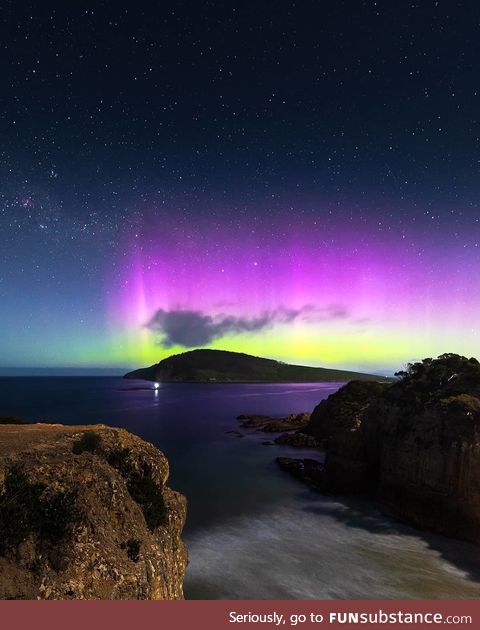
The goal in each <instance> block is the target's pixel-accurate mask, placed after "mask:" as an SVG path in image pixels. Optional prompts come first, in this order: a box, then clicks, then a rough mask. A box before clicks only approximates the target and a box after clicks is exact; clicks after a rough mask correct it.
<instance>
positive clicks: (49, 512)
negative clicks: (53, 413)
mask: <svg viewBox="0 0 480 630" xmlns="http://www.w3.org/2000/svg"><path fill="white" fill-rule="evenodd" d="M168 473H169V470H168V462H167V460H166V458H165V457H164V455H163V454H162V453H161V452H160V451H159V450H158V449H157V448H155V447H154V446H153V445H152V444H149V443H147V442H144V441H143V440H141V439H140V438H138V437H136V436H134V435H132V434H130V433H128V432H127V431H124V430H122V429H112V428H108V427H106V426H103V425H99V426H93V427H92V426H85V427H78V426H77V427H67V426H63V425H45V424H37V425H3V426H0V598H1V599H12V598H13V599H181V598H182V597H183V591H182V584H183V576H184V572H185V568H186V564H187V553H186V549H185V545H184V543H183V542H182V540H181V537H180V535H181V531H182V528H183V525H184V521H185V514H186V500H185V498H184V497H183V496H182V495H181V494H179V493H177V492H174V491H173V490H171V489H170V488H168V487H167V486H166V482H167V479H168Z"/></svg>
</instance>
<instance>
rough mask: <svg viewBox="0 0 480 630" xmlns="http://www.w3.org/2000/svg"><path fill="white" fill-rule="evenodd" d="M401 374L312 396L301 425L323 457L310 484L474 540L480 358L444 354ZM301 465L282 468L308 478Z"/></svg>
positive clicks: (479, 517)
mask: <svg viewBox="0 0 480 630" xmlns="http://www.w3.org/2000/svg"><path fill="white" fill-rule="evenodd" d="M399 376H400V379H399V381H398V382H396V383H394V384H392V385H387V386H385V385H383V384H377V383H360V382H351V383H349V384H348V385H346V386H345V387H344V388H342V389H340V390H339V391H338V392H336V393H335V394H332V395H331V396H330V397H329V398H328V399H327V400H325V401H322V403H320V405H318V407H317V408H316V409H315V411H314V412H313V413H312V417H311V421H310V424H309V426H308V427H307V428H306V429H304V431H306V432H308V433H310V434H311V435H313V436H314V437H315V438H316V439H317V440H319V441H321V442H322V443H323V444H324V445H325V450H326V456H325V465H324V467H323V468H321V467H320V465H319V466H317V468H316V474H315V479H314V483H313V484H311V485H313V486H314V487H315V488H316V489H320V490H321V491H323V492H334V493H340V494H351V493H358V492H370V493H373V494H375V495H376V496H378V497H379V498H380V499H381V500H382V501H383V502H384V503H385V504H387V505H388V506H389V507H390V509H391V510H392V511H393V512H394V513H395V514H396V515H398V516H400V517H401V518H402V519H404V520H405V521H407V522H409V523H412V524H414V525H417V526H419V527H422V528H427V529H431V530H434V531H437V532H440V533H443V534H447V535H450V536H456V537H459V538H464V539H467V540H470V541H473V542H476V543H480V364H479V363H478V361H476V360H475V359H467V358H466V357H460V356H458V355H453V354H446V355H442V356H441V357H439V358H438V359H425V360H424V361H422V362H419V363H415V364H413V365H410V366H409V368H408V370H407V371H406V372H402V373H400V374H399ZM299 462H300V463H299ZM300 464H301V460H298V461H297V463H296V464H295V465H293V464H292V463H291V462H290V463H289V465H288V466H286V465H284V466H283V468H284V469H286V470H288V471H289V472H291V473H292V474H295V476H297V477H299V478H303V479H304V480H305V481H307V483H311V477H312V475H311V474H306V472H305V466H303V468H302V466H301V465H300ZM307 472H308V471H307Z"/></svg>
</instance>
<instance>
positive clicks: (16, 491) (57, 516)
mask: <svg viewBox="0 0 480 630" xmlns="http://www.w3.org/2000/svg"><path fill="white" fill-rule="evenodd" d="M75 499H76V494H75V492H74V491H70V490H66V491H57V492H52V491H50V490H49V489H48V488H47V486H46V485H45V484H43V483H39V482H35V481H31V480H30V479H29V478H28V477H27V475H26V473H25V472H24V470H22V468H21V467H19V466H13V467H12V468H10V470H9V471H8V472H7V474H6V476H5V481H4V485H3V490H2V492H1V494H0V553H1V554H2V555H6V554H8V553H9V552H15V550H16V549H17V548H18V546H19V545H20V544H21V543H22V542H23V541H25V540H26V539H27V538H29V537H30V536H32V535H33V536H34V537H35V538H36V542H37V543H38V544H39V545H41V546H44V547H45V546H47V547H50V551H51V552H54V547H55V545H56V544H58V543H59V542H60V541H61V540H62V539H64V538H65V537H66V536H67V535H68V534H69V533H70V532H71V529H72V527H73V526H74V524H75V523H77V522H78V521H79V520H80V519H81V512H80V511H79V509H78V507H77V504H76V501H75ZM46 551H47V550H46ZM53 557H55V554H54V553H52V558H53Z"/></svg>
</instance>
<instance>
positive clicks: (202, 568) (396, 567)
mask: <svg viewBox="0 0 480 630" xmlns="http://www.w3.org/2000/svg"><path fill="white" fill-rule="evenodd" d="M339 386H340V384H338V383H337V384H335V383H314V384H261V385H252V384H249V385H241V384H238V385H237V384H231V385H230V384H229V385H213V384H212V385H202V384H188V385H187V384H161V385H160V387H159V389H158V390H156V391H155V390H154V388H153V386H152V385H151V384H149V383H145V382H140V381H128V380H123V379H121V378H117V377H22V378H20V377H10V378H0V416H1V415H10V414H11V415H17V416H20V417H23V418H24V419H26V420H30V421H35V420H43V421H50V422H62V423H65V424H95V423H104V424H108V425H111V426H117V427H123V428H126V429H128V430H130V431H132V432H133V433H136V434H137V435H139V436H140V437H142V438H144V439H146V440H148V441H150V442H152V443H153V444H155V445H156V446H158V447H159V448H160V449H161V450H162V451H163V452H164V453H165V455H166V456H167V457H168V459H169V462H170V468H171V475H170V482H169V485H170V486H171V487H172V488H174V489H176V490H179V491H180V492H182V493H183V494H185V495H186V496H187V498H188V503H189V507H188V517H187V525H186V528H185V531H184V538H185V540H186V542H187V545H188V550H189V558H190V562H189V567H188V570H187V576H186V581H185V595H186V597H187V598H192V599H219V598H222V599H330V598H334V599H369V598H372V599H408V598H413V599H416V598H418V599H422V598H426V599H435V598H480V550H479V549H478V548H477V547H475V546H473V545H470V544H468V543H464V542H461V541H456V540H452V539H448V538H444V537H442V536H436V535H433V534H430V533H427V532H423V531H419V530H417V529H414V528H411V527H408V526H405V525H403V524H401V523H398V522H396V521H395V520H393V519H391V518H388V517H386V516H385V515H384V514H383V513H382V511H381V509H380V506H379V505H377V504H376V503H375V502H373V501H371V500H366V499H358V498H357V499H351V498H346V497H325V496H322V495H320V494H317V493H315V492H312V491H310V490H309V489H308V488H307V487H305V486H304V485H302V484H301V483H299V482H297V481H296V480H294V479H292V478H290V477H289V476H287V475H286V474H285V473H284V472H282V471H281V470H280V469H279V468H278V467H277V465H276V464H275V461H274V460H275V457H276V456H277V455H284V456H287V457H288V456H293V457H301V456H310V457H311V456H312V453H311V451H301V450H298V449H292V448H290V447H285V446H278V445H275V446H268V445H265V444H263V443H262V442H264V441H265V440H269V439H270V437H271V436H270V435H268V434H264V433H261V432H256V431H248V432H246V431H243V430H242V433H245V434H246V435H245V436H244V437H237V436H236V435H235V433H231V431H235V430H237V429H238V422H237V420H236V416H237V415H239V414H241V413H263V414H269V415H287V414H289V413H293V412H300V411H311V410H312V409H313V407H314V406H315V405H316V404H317V403H318V402H319V401H320V400H322V399H323V398H325V397H327V396H328V395H329V394H331V393H332V392H334V391H335V390H336V389H337V388H338V387H339Z"/></svg>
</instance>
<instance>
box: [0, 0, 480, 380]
mask: <svg viewBox="0 0 480 630" xmlns="http://www.w3.org/2000/svg"><path fill="white" fill-rule="evenodd" d="M479 23H480V6H479V5H478V3H476V2H473V1H472V2H456V1H453V0H450V1H446V0H443V1H442V0H439V1H430V0H425V1H423V0H422V2H415V1H409V2H403V1H399V2H386V1H384V2H382V1H377V2H371V1H361V0H351V1H340V0H338V1H335V2H318V1H311V0H302V1H301V2H300V1H298V2H295V1H289V2H283V1H280V0H278V1H269V2H267V1H264V0H259V1H258V2H255V3H254V4H251V3H246V2H214V1H207V2H184V1H181V0H177V1H176V2H161V3H160V2H148V1H147V2H141V3H133V2H122V1H116V2H102V1H99V0H96V1H95V2H82V3H67V2H51V1H49V0H46V1H45V2H41V3H38V2H37V3H29V2H22V1H19V2H13V1H10V2H6V3H5V7H4V9H3V11H2V15H1V37H0V47H1V57H0V59H1V61H0V64H1V74H2V86H3V87H2V90H1V93H0V182H1V186H0V331H1V334H0V367H3V368H8V367H12V368H15V367H21V366H25V367H37V368H39V367H47V368H48V367H50V368H63V367H75V368H81V367H84V368H86V367H88V368H108V369H114V368H124V367H125V368H129V367H137V366H141V365H145V364H150V363H154V362H157V361H159V360H160V359H162V358H163V357H165V356H168V355H169V354H172V353H175V352H179V351H184V350H186V349H191V348H194V347H211V348H222V349H229V350H237V351H244V352H249V353H253V354H258V355H263V356H268V357H272V358H276V359H280V360H283V361H288V362H295V363H305V364H309V365H326V366H334V367H340V366H341V367H349V368H353V369H362V370H371V371H373V370H376V371H380V372H385V373H387V372H390V371H392V370H395V369H398V368H401V367H402V365H404V363H405V362H407V361H410V360H413V359H418V358H421V357H423V356H432V355H438V354H440V353H443V352H459V353H461V354H466V355H468V356H471V355H476V356H477V357H478V356H479V355H480V324H479V319H478V315H479V311H480V273H479V270H480V265H479V263H480V246H479V243H480V222H479V207H478V203H479V193H480V177H479V175H480V152H479V137H480V71H479V63H478V60H479V58H480V43H479V42H480V27H479Z"/></svg>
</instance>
